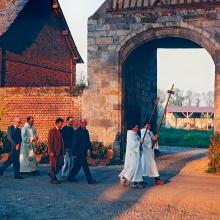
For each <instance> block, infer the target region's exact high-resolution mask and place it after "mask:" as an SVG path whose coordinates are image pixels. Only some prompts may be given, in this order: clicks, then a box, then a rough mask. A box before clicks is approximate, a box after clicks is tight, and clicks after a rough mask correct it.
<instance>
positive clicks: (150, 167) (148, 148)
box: [141, 124, 164, 185]
mask: <svg viewBox="0 0 220 220" xmlns="http://www.w3.org/2000/svg"><path fill="white" fill-rule="evenodd" d="M150 128H151V127H150V125H149V124H145V128H143V129H141V140H143V139H144V143H143V145H142V147H143V154H142V158H141V160H142V161H141V162H142V171H143V176H144V177H145V176H148V177H153V178H154V179H155V182H156V184H157V185H163V184H164V182H163V181H162V180H161V179H160V175H159V172H158V169H157V164H156V161H155V156H154V149H153V148H152V147H153V142H154V141H157V139H158V137H157V135H155V136H154V134H153V133H152V132H151V131H150ZM146 129H147V133H146V136H145V138H144V134H145V131H146Z"/></svg>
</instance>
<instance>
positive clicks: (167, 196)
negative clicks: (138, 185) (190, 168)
mask: <svg viewBox="0 0 220 220" xmlns="http://www.w3.org/2000/svg"><path fill="white" fill-rule="evenodd" d="M161 151H162V152H163V153H165V154H162V155H161V156H159V157H158V158H157V161H158V166H159V169H160V173H161V175H162V178H163V179H164V180H166V182H167V184H166V185H164V186H154V183H153V180H152V179H147V181H148V185H147V187H146V188H145V189H143V190H133V189H132V188H122V187H120V185H119V183H118V174H119V172H120V171H121V169H122V166H112V167H97V168H92V173H93V176H94V177H95V178H96V180H97V181H98V184H97V185H88V184H87V183H86V181H85V178H84V176H83V175H82V174H80V175H79V177H78V179H79V180H80V182H77V183H69V182H65V183H63V184H61V185H51V184H49V179H48V177H47V166H40V170H41V176H38V177H26V178H25V180H15V179H13V178H12V175H13V173H12V169H9V170H8V172H6V173H5V176H4V177H0V220H6V219H7V220H8V219H15V220H17V219H21V220H23V219H24V220H26V219H27V220H29V219H31V220H35V219H36V220H38V219H39V220H40V219H41V220H44V219H45V220H46V219H76V220H78V219H103V220H107V219H126V220H128V219H132V220H133V219H150V220H154V219H158V220H159V219H208V220H212V219H213V220H215V219H216V220H219V219H220V211H219V209H218V208H219V207H217V205H218V204H220V201H219V198H220V187H219V186H220V178H219V177H214V176H208V177H206V176H193V175H180V174H179V172H180V170H181V169H182V168H183V167H184V166H185V165H186V164H187V163H188V162H190V161H192V160H195V159H197V158H201V157H203V156H204V155H205V150H203V149H191V148H173V147H172V148H170V147H162V148H161ZM217 202H218V203H217Z"/></svg>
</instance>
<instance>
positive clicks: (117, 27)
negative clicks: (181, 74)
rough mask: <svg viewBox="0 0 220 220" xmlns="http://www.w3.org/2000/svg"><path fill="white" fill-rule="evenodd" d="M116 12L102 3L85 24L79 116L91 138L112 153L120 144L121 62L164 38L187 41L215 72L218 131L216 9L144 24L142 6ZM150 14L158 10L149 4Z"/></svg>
mask: <svg viewBox="0 0 220 220" xmlns="http://www.w3.org/2000/svg"><path fill="white" fill-rule="evenodd" d="M126 2H127V1H126ZM132 2H133V0H132ZM123 7H124V6H123ZM132 7H133V6H132ZM164 7H165V6H164ZM177 7H178V6H177ZM198 7H199V6H198ZM213 7H214V6H213ZM188 8H190V6H189V5H188ZM117 10H118V8H116V9H115V11H113V12H112V11H111V10H110V11H109V10H108V1H106V2H105V3H104V4H103V5H102V6H101V7H100V9H99V10H98V11H97V12H96V13H95V14H94V15H93V16H92V17H90V18H89V21H88V79H89V88H88V89H87V90H86V91H85V93H84V95H83V106H82V113H83V117H86V118H88V119H89V121H90V123H89V129H90V131H91V136H92V139H95V140H99V141H103V142H104V143H106V144H112V143H113V144H114V146H115V148H117V149H118V148H119V147H120V146H121V143H122V140H123V132H122V131H123V123H124V122H123V108H124V106H123V80H122V74H121V73H122V64H123V63H124V61H125V60H126V58H127V57H128V56H129V54H130V53H131V52H132V51H133V50H135V48H137V47H138V46H139V45H141V44H143V43H146V42H150V41H152V40H155V39H161V38H165V37H177V38H183V39H186V40H189V41H192V42H194V43H196V44H198V45H200V46H201V47H202V48H205V49H206V50H207V51H208V52H209V54H210V55H211V56H212V58H213V61H214V63H215V69H216V74H215V130H216V131H220V104H219V103H220V22H219V21H220V20H219V19H220V10H219V9H218V8H217V9H215V10H213V11H214V12H212V13H214V14H211V15H210V14H209V16H206V15H203V14H202V15H201V16H200V17H199V18H197V17H196V19H195V17H192V18H191V17H190V16H188V17H187V18H185V16H182V15H180V16H179V15H178V16H173V15H169V13H163V12H162V13H161V16H160V17H156V18H153V19H150V20H149V16H148V15H149V14H148V11H146V10H143V11H142V6H140V7H137V10H130V9H129V8H123V13H121V12H120V10H119V12H118V11H117ZM153 10H155V11H156V12H157V13H160V10H162V9H161V8H160V7H158V9H157V7H156V6H155V7H154V9H153ZM167 10H169V9H167ZM180 10H181V9H180Z"/></svg>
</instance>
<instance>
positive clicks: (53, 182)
mask: <svg viewBox="0 0 220 220" xmlns="http://www.w3.org/2000/svg"><path fill="white" fill-rule="evenodd" d="M50 183H51V184H60V181H58V180H51V181H50Z"/></svg>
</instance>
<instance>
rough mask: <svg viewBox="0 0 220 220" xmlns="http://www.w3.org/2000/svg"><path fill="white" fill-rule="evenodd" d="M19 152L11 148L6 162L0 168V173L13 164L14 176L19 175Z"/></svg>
mask: <svg viewBox="0 0 220 220" xmlns="http://www.w3.org/2000/svg"><path fill="white" fill-rule="evenodd" d="M19 155H20V150H19V151H17V150H16V149H15V148H13V149H12V150H11V152H10V154H9V157H8V160H6V161H5V162H4V163H3V165H2V166H1V168H0V171H2V172H4V171H5V170H6V169H7V168H8V167H9V166H11V165H12V164H13V168H14V175H15V176H18V175H19V174H20V162H19Z"/></svg>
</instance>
